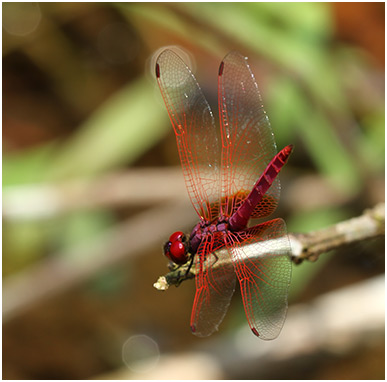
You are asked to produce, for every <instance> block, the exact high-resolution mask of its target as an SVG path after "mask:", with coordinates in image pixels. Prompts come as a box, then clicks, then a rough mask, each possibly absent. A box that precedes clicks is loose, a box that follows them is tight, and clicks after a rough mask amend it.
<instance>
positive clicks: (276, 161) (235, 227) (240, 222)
mask: <svg viewBox="0 0 387 382" xmlns="http://www.w3.org/2000/svg"><path fill="white" fill-rule="evenodd" d="M292 150H293V145H288V146H286V147H284V148H283V149H282V150H281V151H280V152H279V153H278V154H277V155H276V156H275V157H274V158H273V159H272V160H271V161H270V163H269V164H268V165H267V167H266V169H265V171H264V172H263V173H262V175H261V176H260V178H259V179H258V180H257V182H256V183H255V185H254V187H253V189H252V190H251V192H250V194H249V195H248V196H247V198H246V200H245V201H244V202H243V204H242V205H241V206H240V207H239V208H238V209H237V210H236V211H235V212H234V213H233V215H232V216H231V217H230V220H229V229H230V230H231V231H240V230H242V229H244V228H246V227H247V223H248V221H249V219H250V216H251V214H252V213H253V211H254V208H255V207H256V206H257V205H258V203H259V202H260V201H261V200H262V198H263V196H264V195H265V193H266V192H267V190H268V189H269V188H270V186H271V185H272V183H273V182H274V180H275V178H276V177H277V176H278V174H279V172H280V171H281V169H282V167H283V166H284V165H285V163H286V162H287V160H288V158H289V156H290V154H291V152H292Z"/></svg>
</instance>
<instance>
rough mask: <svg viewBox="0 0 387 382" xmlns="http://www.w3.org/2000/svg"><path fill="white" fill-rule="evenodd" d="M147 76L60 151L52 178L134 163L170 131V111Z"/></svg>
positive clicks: (109, 104) (115, 98)
mask: <svg viewBox="0 0 387 382" xmlns="http://www.w3.org/2000/svg"><path fill="white" fill-rule="evenodd" d="M155 91H156V89H155V85H154V84H152V83H151V82H150V81H149V80H148V79H146V78H145V77H143V78H141V79H140V80H138V81H137V82H135V83H133V84H130V85H129V86H127V87H125V88H124V89H123V90H121V91H120V92H119V93H117V94H115V95H114V96H113V97H111V98H110V99H109V100H108V101H107V102H106V103H105V104H104V105H103V106H102V107H100V108H99V109H98V110H97V111H96V112H95V113H94V114H93V115H92V116H91V117H90V118H89V119H88V120H87V121H86V122H85V123H84V124H83V125H82V126H81V127H80V129H79V130H78V131H77V132H76V133H75V135H74V136H73V137H72V138H71V139H70V141H68V142H67V144H65V145H64V146H63V147H62V149H61V150H60V151H59V153H58V156H57V157H56V159H54V160H53V162H52V163H51V171H50V178H54V179H58V178H64V177H71V176H80V175H91V174H95V173H98V172H101V171H103V170H107V169H109V168H112V167H114V166H117V165H122V164H124V163H131V162H133V161H134V160H136V159H137V158H138V157H139V156H140V155H141V154H143V153H144V152H146V151H147V150H148V149H149V148H150V147H152V146H153V145H154V144H156V143H157V142H158V141H159V140H160V138H161V137H162V136H163V135H165V134H166V133H167V132H168V131H169V128H170V127H169V124H168V122H167V113H166V112H165V110H164V109H163V108H162V106H161V102H156V101H155V99H156V98H155V97H156V92H155Z"/></svg>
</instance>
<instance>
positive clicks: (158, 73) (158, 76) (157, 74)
mask: <svg viewBox="0 0 387 382" xmlns="http://www.w3.org/2000/svg"><path fill="white" fill-rule="evenodd" d="M156 78H160V65H159V64H158V63H156Z"/></svg>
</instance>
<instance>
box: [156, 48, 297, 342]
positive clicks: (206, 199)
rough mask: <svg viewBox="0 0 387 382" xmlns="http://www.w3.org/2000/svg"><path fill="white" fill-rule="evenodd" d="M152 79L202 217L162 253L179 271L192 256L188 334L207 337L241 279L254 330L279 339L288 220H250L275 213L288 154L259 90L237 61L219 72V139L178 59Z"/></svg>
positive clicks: (235, 57)
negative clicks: (253, 223)
mask: <svg viewBox="0 0 387 382" xmlns="http://www.w3.org/2000/svg"><path fill="white" fill-rule="evenodd" d="M156 77H157V81H158V84H159V87H160V90H161V94H162V96H163V99H164V102H165V105H166V107H167V110H168V114H169V117H170V119H171V122H172V126H173V129H174V131H175V135H176V140H177V147H178V150H179V155H180V161H181V166H182V168H183V174H184V178H185V182H186V186H187V190H188V194H189V197H190V199H191V202H192V204H193V206H194V208H195V210H196V212H197V214H198V215H199V218H200V221H199V223H198V224H197V225H196V226H195V227H194V229H193V230H192V233H191V234H190V236H189V237H188V236H186V235H184V234H183V233H182V232H175V233H174V234H172V235H171V237H170V238H169V241H168V242H167V243H166V244H165V246H164V253H165V255H166V256H167V257H168V258H169V259H170V260H171V261H172V262H174V263H175V264H177V265H182V264H186V263H187V262H189V261H193V259H194V257H195V262H194V263H195V265H194V266H195V267H196V278H195V282H196V295H195V300H194V303H193V309H192V315H191V330H192V332H193V333H194V334H195V335H197V336H203V337H204V336H208V335H210V334H212V333H213V332H214V331H215V330H217V329H218V326H219V324H220V323H221V322H222V320H223V318H224V316H225V314H226V311H227V309H228V306H229V304H230V300H231V297H232V295H233V293H234V290H235V284H236V279H238V281H239V285H240V290H241V294H242V299H243V305H244V309H245V313H246V317H247V321H248V323H249V326H250V328H251V330H252V331H253V333H254V334H255V335H256V336H258V337H259V338H261V339H265V340H270V339H274V338H276V337H277V336H278V335H279V333H280V331H281V329H282V326H283V323H284V320H285V316H286V312H287V295H288V289H289V284H290V278H291V260H290V253H291V249H290V244H289V240H288V237H287V234H286V226H285V223H284V221H283V220H282V219H274V220H270V221H268V222H265V223H262V224H258V225H256V226H254V227H248V222H249V219H250V218H262V217H266V216H269V215H270V214H271V213H272V212H273V211H274V210H275V209H276V207H277V204H278V199H279V194H280V183H279V179H278V177H277V175H278V173H279V172H280V170H281V168H282V167H283V166H284V165H285V163H286V161H287V159H288V157H289V155H290V153H291V151H292V146H291V145H289V146H286V147H285V148H284V149H282V150H281V151H280V152H279V153H277V148H276V144H275V141H274V136H273V133H272V130H271V127H270V123H269V120H268V117H267V115H266V113H265V111H264V109H263V106H262V101H261V96H260V93H259V91H258V87H257V83H256V81H255V78H254V75H253V73H252V72H251V69H250V67H249V65H248V63H247V59H246V58H245V57H243V56H242V55H241V54H239V53H237V52H231V53H229V54H228V55H227V56H226V57H225V58H224V59H223V61H222V62H221V64H220V67H219V74H218V104H219V119H220V131H219V130H218V129H217V128H216V126H215V122H214V117H213V114H212V112H211V109H210V106H209V104H208V102H207V100H206V98H205V97H204V95H203V93H202V91H201V89H200V87H199V84H198V83H197V81H196V79H195V77H194V75H193V74H192V72H191V71H190V69H189V68H188V67H187V66H186V65H185V63H184V62H183V61H182V59H181V58H180V57H179V56H178V55H177V54H175V53H174V52H173V51H171V50H168V49H167V50H164V51H163V52H162V53H161V54H160V55H159V56H158V58H157V61H156ZM259 175H260V177H259V178H258V176H259ZM257 178H258V180H257ZM219 261H221V266H220V265H219V264H217V265H218V266H216V265H215V264H216V263H217V262H219Z"/></svg>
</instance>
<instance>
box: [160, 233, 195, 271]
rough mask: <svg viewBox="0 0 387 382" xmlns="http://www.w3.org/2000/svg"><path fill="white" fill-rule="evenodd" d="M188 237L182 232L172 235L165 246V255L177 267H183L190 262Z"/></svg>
mask: <svg viewBox="0 0 387 382" xmlns="http://www.w3.org/2000/svg"><path fill="white" fill-rule="evenodd" d="M188 248H189V244H188V240H187V236H186V235H185V234H184V233H183V232H180V231H177V232H175V233H173V234H172V235H171V237H170V238H169V240H168V241H167V242H166V243H165V245H164V255H165V256H166V257H167V258H168V259H169V260H171V261H173V262H174V263H175V264H177V265H183V264H185V263H186V262H187V261H188V260H189V257H190V256H189V253H188Z"/></svg>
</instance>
